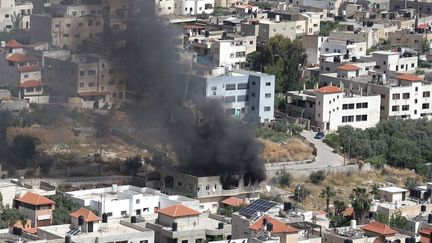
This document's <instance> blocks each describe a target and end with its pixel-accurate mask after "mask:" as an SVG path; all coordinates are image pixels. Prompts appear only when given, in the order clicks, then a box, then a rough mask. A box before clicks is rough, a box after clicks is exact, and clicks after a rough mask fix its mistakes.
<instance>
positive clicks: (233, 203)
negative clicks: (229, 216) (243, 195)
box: [221, 197, 244, 207]
mask: <svg viewBox="0 0 432 243" xmlns="http://www.w3.org/2000/svg"><path fill="white" fill-rule="evenodd" d="M221 203H223V204H225V205H228V206H233V207H238V206H240V205H242V204H244V201H243V200H242V199H240V198H236V197H229V198H227V199H225V200H223V201H221Z"/></svg>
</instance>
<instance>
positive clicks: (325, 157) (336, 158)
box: [294, 131, 344, 168]
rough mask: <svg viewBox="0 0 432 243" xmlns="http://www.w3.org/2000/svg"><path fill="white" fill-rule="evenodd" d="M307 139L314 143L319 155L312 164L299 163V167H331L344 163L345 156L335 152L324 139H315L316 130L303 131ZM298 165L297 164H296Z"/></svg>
mask: <svg viewBox="0 0 432 243" xmlns="http://www.w3.org/2000/svg"><path fill="white" fill-rule="evenodd" d="M301 135H302V136H303V137H305V138H306V140H307V141H309V142H311V143H313V144H314V145H315V147H316V148H317V156H316V159H315V162H313V163H310V164H302V165H297V166H298V168H302V167H303V168H308V167H309V168H317V167H329V166H330V167H331V166H340V165H343V164H344V158H343V157H342V156H340V155H339V154H337V153H334V152H333V149H332V148H331V147H329V146H328V145H327V144H325V143H324V142H323V140H322V139H315V138H314V136H315V132H310V131H303V132H302V133H301ZM294 167H296V166H294Z"/></svg>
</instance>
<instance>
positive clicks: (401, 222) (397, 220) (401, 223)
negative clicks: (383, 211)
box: [389, 210, 408, 229]
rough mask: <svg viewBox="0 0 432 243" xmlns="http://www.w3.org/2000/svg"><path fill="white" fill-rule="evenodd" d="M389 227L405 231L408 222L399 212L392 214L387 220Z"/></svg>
mask: <svg viewBox="0 0 432 243" xmlns="http://www.w3.org/2000/svg"><path fill="white" fill-rule="evenodd" d="M389 223H390V226H392V227H395V228H398V229H405V228H406V226H407V224H408V220H407V218H405V217H404V216H402V212H401V211H400V210H398V211H396V212H395V213H393V214H392V216H391V217H390V220H389Z"/></svg>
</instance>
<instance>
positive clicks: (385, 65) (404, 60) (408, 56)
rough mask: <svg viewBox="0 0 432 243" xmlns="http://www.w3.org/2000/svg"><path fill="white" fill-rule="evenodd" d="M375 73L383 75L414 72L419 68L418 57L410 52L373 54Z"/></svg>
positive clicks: (379, 52) (380, 52) (377, 52)
mask: <svg viewBox="0 0 432 243" xmlns="http://www.w3.org/2000/svg"><path fill="white" fill-rule="evenodd" d="M372 59H373V60H375V62H376V66H375V71H377V72H381V73H385V74H387V73H395V72H400V73H406V72H414V71H415V69H416V68H417V63H418V57H417V55H415V54H413V53H409V52H403V51H401V52H392V51H376V52H373V53H372Z"/></svg>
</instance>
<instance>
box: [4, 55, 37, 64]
mask: <svg viewBox="0 0 432 243" xmlns="http://www.w3.org/2000/svg"><path fill="white" fill-rule="evenodd" d="M6 60H8V61H10V62H33V61H38V60H39V59H38V58H36V57H31V56H26V55H23V54H21V53H13V54H11V55H9V56H8V57H7V58H6Z"/></svg>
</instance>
